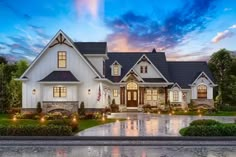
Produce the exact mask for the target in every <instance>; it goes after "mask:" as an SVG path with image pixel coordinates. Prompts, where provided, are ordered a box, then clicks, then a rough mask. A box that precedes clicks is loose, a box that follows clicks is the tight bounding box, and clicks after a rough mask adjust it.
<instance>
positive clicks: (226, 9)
mask: <svg viewBox="0 0 236 157" xmlns="http://www.w3.org/2000/svg"><path fill="white" fill-rule="evenodd" d="M231 10H233V9H232V8H224V11H231Z"/></svg>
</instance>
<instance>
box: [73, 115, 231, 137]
mask: <svg viewBox="0 0 236 157" xmlns="http://www.w3.org/2000/svg"><path fill="white" fill-rule="evenodd" d="M109 117H110V118H125V119H127V120H126V121H121V122H120V121H117V122H115V123H109V124H105V125H100V126H96V127H93V128H89V129H86V130H84V131H82V132H79V133H78V134H77V135H78V136H180V135H179V130H180V129H181V128H183V127H186V126H188V125H189V123H190V122H192V121H193V120H196V119H215V120H218V121H220V122H225V123H233V122H234V120H235V117H219V116H217V117H216V116H202V117H199V116H178V115H172V116H169V115H155V114H145V113H113V114H112V115H110V116H109Z"/></svg>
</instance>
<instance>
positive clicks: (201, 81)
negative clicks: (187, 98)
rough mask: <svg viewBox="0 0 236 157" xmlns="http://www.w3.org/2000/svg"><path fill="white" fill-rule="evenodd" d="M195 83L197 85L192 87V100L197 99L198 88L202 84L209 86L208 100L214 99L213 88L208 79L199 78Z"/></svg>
mask: <svg viewBox="0 0 236 157" xmlns="http://www.w3.org/2000/svg"><path fill="white" fill-rule="evenodd" d="M195 83H196V85H195V86H192V87H191V90H192V99H197V87H198V86H199V85H201V84H203V85H206V86H207V99H213V87H212V86H210V85H209V84H210V81H209V80H207V79H206V78H199V79H198V80H196V82H195Z"/></svg>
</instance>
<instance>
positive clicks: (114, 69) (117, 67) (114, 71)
mask: <svg viewBox="0 0 236 157" xmlns="http://www.w3.org/2000/svg"><path fill="white" fill-rule="evenodd" d="M113 75H114V76H118V75H119V65H114V66H113Z"/></svg>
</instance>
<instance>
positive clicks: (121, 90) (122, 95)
mask: <svg viewBox="0 0 236 157" xmlns="http://www.w3.org/2000/svg"><path fill="white" fill-rule="evenodd" d="M120 104H125V87H120Z"/></svg>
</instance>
